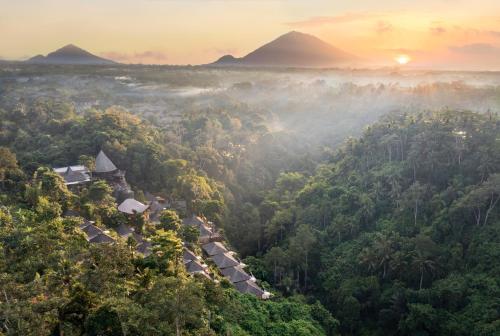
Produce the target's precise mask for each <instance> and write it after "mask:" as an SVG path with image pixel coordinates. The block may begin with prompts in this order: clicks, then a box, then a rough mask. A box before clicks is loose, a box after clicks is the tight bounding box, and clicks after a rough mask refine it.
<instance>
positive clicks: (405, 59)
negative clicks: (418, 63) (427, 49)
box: [395, 55, 411, 65]
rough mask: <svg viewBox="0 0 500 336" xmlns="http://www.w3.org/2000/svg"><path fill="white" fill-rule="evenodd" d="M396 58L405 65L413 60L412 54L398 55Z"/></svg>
mask: <svg viewBox="0 0 500 336" xmlns="http://www.w3.org/2000/svg"><path fill="white" fill-rule="evenodd" d="M395 60H396V62H398V63H399V64H401V65H405V64H407V63H408V62H410V61H411V59H410V56H408V55H398V56H396V58H395Z"/></svg>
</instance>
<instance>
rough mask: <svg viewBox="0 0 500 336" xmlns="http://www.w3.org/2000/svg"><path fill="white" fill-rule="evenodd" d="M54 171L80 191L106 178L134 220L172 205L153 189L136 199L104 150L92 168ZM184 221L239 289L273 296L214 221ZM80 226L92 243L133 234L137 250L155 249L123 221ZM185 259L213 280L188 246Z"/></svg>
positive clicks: (145, 252) (120, 206) (188, 268)
mask: <svg viewBox="0 0 500 336" xmlns="http://www.w3.org/2000/svg"><path fill="white" fill-rule="evenodd" d="M54 171H55V172H57V173H58V174H59V175H61V177H62V178H63V179H64V181H65V184H66V185H67V186H68V188H71V189H72V190H73V191H79V190H80V189H81V187H82V186H85V185H87V184H89V183H90V182H91V181H93V180H95V179H102V180H105V181H106V182H107V183H108V184H109V185H110V186H111V187H112V188H113V196H114V197H115V199H116V200H117V204H118V206H117V209H118V211H120V212H121V213H123V214H124V215H125V216H127V217H128V218H130V219H131V221H132V219H133V218H134V217H135V216H142V217H143V218H144V220H146V221H151V222H155V221H158V219H159V215H160V213H161V211H162V210H164V209H166V208H168V207H169V205H170V206H171V204H170V203H168V202H166V201H165V200H164V199H163V198H161V197H157V196H154V195H152V194H150V193H146V194H145V196H146V199H147V200H148V202H147V203H146V204H144V203H142V202H139V201H138V200H136V199H135V198H134V192H133V191H132V189H131V188H130V186H129V185H128V183H127V181H126V179H125V172H124V171H122V170H119V169H118V168H117V167H116V166H115V164H114V163H113V162H112V161H111V160H110V159H109V158H108V156H107V155H106V154H105V153H104V152H103V151H100V152H99V154H98V155H97V157H96V160H95V169H94V170H93V171H90V170H89V169H88V168H87V167H85V166H83V165H75V166H69V167H59V168H54ZM175 205H176V206H180V207H182V206H185V201H177V202H176V204H175ZM67 215H73V214H67ZM75 215H78V214H75ZM182 224H183V225H186V226H192V227H196V228H197V229H198V230H199V241H198V242H199V244H200V245H201V247H202V250H203V252H204V254H205V257H206V258H208V259H209V260H211V261H212V262H213V264H214V265H215V266H216V267H217V269H218V271H219V272H220V274H221V275H222V276H224V277H225V278H226V279H228V281H230V282H231V283H232V284H233V285H234V286H235V287H236V289H238V290H239V291H240V292H242V293H249V294H253V295H255V296H257V297H259V298H262V299H267V298H269V297H270V295H271V294H270V293H269V292H266V291H264V290H262V289H261V288H260V287H259V286H258V285H257V283H256V279H255V277H253V276H252V275H249V274H248V273H247V272H245V270H244V268H245V264H243V263H242V262H240V261H239V260H238V259H237V258H236V257H235V252H233V251H229V250H228V249H227V248H226V246H225V245H224V243H223V242H224V238H223V236H222V235H221V234H220V232H219V231H218V230H217V229H216V228H215V226H214V225H213V223H211V222H209V221H206V220H204V219H202V218H201V217H198V216H192V217H188V218H185V219H183V221H182ZM80 229H81V230H82V231H83V232H84V233H85V234H86V236H87V240H88V241H89V242H90V243H114V242H115V241H116V240H115V238H113V237H120V239H123V240H129V238H132V239H133V240H134V241H135V243H136V246H135V247H136V250H137V252H139V253H141V254H142V255H144V256H149V255H150V254H151V251H152V244H151V242H150V241H148V239H147V238H145V237H143V236H142V235H141V234H140V233H138V232H135V229H134V227H132V226H129V225H126V224H123V223H122V224H120V225H119V226H118V227H116V228H114V229H112V230H103V229H101V228H99V227H98V226H96V225H95V223H94V222H92V221H88V220H84V223H83V224H82V225H80ZM111 231H114V232H115V234H112V233H111ZM183 263H184V266H185V268H186V271H187V272H188V273H189V274H198V275H201V276H203V277H206V278H208V279H211V280H213V279H212V277H211V275H210V271H209V267H208V265H207V264H206V263H204V261H203V258H202V257H200V256H197V255H196V254H195V253H193V252H192V251H191V250H189V249H187V248H186V247H184V249H183Z"/></svg>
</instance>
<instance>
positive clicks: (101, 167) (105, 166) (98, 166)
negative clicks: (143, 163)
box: [95, 150, 118, 173]
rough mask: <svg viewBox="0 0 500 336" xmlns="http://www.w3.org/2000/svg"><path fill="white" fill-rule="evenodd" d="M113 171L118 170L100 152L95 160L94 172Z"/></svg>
mask: <svg viewBox="0 0 500 336" xmlns="http://www.w3.org/2000/svg"><path fill="white" fill-rule="evenodd" d="M115 170H118V168H116V166H115V164H114V163H113V162H112V161H111V160H110V159H109V158H108V157H107V156H106V154H104V152H103V151H102V150H101V151H100V152H99V154H97V157H96V159H95V172H96V173H110V172H113V171H115Z"/></svg>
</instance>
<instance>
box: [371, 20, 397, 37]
mask: <svg viewBox="0 0 500 336" xmlns="http://www.w3.org/2000/svg"><path fill="white" fill-rule="evenodd" d="M393 30H394V26H393V25H392V24H391V23H390V22H387V21H378V22H377V24H376V25H375V31H376V32H377V34H385V33H389V32H391V31H393Z"/></svg>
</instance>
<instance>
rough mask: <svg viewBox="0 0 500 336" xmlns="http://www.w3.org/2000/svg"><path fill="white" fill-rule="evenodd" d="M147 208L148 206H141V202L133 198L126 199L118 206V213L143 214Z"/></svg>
mask: <svg viewBox="0 0 500 336" xmlns="http://www.w3.org/2000/svg"><path fill="white" fill-rule="evenodd" d="M148 208H149V205H146V204H142V203H141V202H139V201H136V200H135V199H133V198H127V199H126V200H125V201H123V202H122V203H121V204H120V205H119V206H118V210H119V211H121V212H123V213H126V214H129V215H133V214H135V213H143V212H144V211H146V210H147V209H148Z"/></svg>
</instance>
